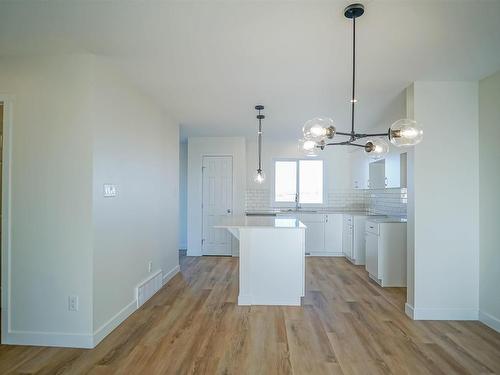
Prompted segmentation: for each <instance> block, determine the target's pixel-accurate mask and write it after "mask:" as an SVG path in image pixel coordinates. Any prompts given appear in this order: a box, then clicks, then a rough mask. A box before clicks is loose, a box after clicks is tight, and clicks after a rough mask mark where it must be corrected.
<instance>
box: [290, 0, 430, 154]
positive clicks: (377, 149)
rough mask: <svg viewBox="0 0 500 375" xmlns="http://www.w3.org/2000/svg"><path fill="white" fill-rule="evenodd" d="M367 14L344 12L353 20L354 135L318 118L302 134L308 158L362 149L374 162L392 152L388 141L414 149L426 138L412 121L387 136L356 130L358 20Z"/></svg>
mask: <svg viewBox="0 0 500 375" xmlns="http://www.w3.org/2000/svg"><path fill="white" fill-rule="evenodd" d="M364 12H365V9H364V6H363V5H362V4H351V5H349V6H347V7H346V8H345V9H344V16H345V17H346V18H349V19H351V20H352V36H353V37H352V96H351V131H350V132H339V131H337V129H336V128H335V125H334V122H333V120H332V119H331V118H326V117H316V118H313V119H312V120H309V121H307V122H306V123H305V124H304V127H303V129H302V132H303V133H304V138H303V139H301V140H300V141H299V148H300V149H301V150H302V151H303V152H304V153H305V154H306V155H308V156H316V155H317V150H318V149H320V150H323V149H324V148H325V146H338V145H339V146H354V147H362V148H363V149H364V151H365V152H366V153H367V154H368V155H369V156H371V157H372V158H374V159H378V158H381V157H383V156H384V155H385V154H386V153H388V152H389V144H388V142H386V141H385V139H384V138H385V137H387V138H388V139H389V141H390V142H391V143H392V144H393V145H395V146H398V147H401V146H413V145H416V144H417V143H419V142H420V141H421V140H422V138H423V130H422V128H421V127H420V125H419V124H418V123H417V122H416V121H414V120H411V119H401V120H398V121H396V122H395V123H393V124H392V125H391V126H390V128H389V130H388V131H387V132H386V133H374V134H365V133H357V132H356V131H355V128H354V107H355V105H356V103H357V100H356V96H355V89H356V18H358V17H361V16H362V15H363V13H364ZM336 135H339V136H346V137H349V138H348V139H347V140H345V141H338V142H330V141H328V140H330V139H332V138H333V137H334V136H336ZM363 138H369V139H368V140H367V141H366V143H364V142H362V143H358V142H357V141H358V140H360V139H363Z"/></svg>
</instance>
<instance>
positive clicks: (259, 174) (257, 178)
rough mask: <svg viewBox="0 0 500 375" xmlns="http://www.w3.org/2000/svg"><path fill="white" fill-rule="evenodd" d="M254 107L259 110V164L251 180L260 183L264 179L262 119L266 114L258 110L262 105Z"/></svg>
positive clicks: (261, 108)
mask: <svg viewBox="0 0 500 375" xmlns="http://www.w3.org/2000/svg"><path fill="white" fill-rule="evenodd" d="M255 109H256V110H257V111H259V114H258V115H257V119H258V120H259V130H258V131H257V142H258V148H259V151H258V152H259V162H258V163H259V164H258V166H257V171H256V172H255V174H254V178H253V180H254V181H255V182H256V183H258V184H262V183H263V182H264V181H265V180H266V174H265V173H264V171H263V170H262V120H263V119H264V118H266V116H264V115H262V114H261V113H260V111H262V110H263V109H264V106H263V105H256V106H255Z"/></svg>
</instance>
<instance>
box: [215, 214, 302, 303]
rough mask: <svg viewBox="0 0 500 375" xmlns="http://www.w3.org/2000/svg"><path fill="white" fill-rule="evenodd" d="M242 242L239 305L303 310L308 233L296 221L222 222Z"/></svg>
mask: <svg viewBox="0 0 500 375" xmlns="http://www.w3.org/2000/svg"><path fill="white" fill-rule="evenodd" d="M215 227H216V228H226V229H227V230H229V231H230V232H231V234H233V235H234V236H235V237H236V238H237V239H238V240H239V241H240V290H239V295H238V305H291V306H300V304H301V297H303V296H304V293H305V229H306V226H305V225H304V224H302V223H301V222H300V221H299V220H298V219H296V218H292V217H290V218H288V217H261V216H237V217H230V218H227V219H226V220H224V221H223V222H221V223H220V224H219V225H216V226H215Z"/></svg>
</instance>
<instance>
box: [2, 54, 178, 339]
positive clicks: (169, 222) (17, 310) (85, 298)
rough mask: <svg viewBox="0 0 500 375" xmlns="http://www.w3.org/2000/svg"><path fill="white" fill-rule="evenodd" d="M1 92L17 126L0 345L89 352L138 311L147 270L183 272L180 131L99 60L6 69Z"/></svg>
mask: <svg viewBox="0 0 500 375" xmlns="http://www.w3.org/2000/svg"><path fill="white" fill-rule="evenodd" d="M0 87H1V90H2V91H1V92H0V97H2V96H5V95H7V96H9V97H10V98H11V99H10V100H9V101H8V102H7V106H8V109H9V110H10V111H11V114H12V116H10V117H11V120H12V129H11V136H10V138H11V139H10V140H9V139H6V142H9V141H10V142H11V147H10V149H11V154H12V155H11V163H10V165H11V169H12V172H11V177H10V191H11V199H10V208H11V212H10V215H9V214H8V211H5V210H4V212H3V217H4V219H7V220H8V221H9V224H10V227H11V230H10V232H9V231H4V232H3V233H2V237H3V240H4V245H6V244H7V241H6V240H5V238H7V236H8V235H10V240H11V247H10V249H9V248H8V247H7V246H3V248H2V290H3V293H2V298H3V300H2V306H3V308H8V309H9V310H8V313H2V342H3V343H13V344H30V345H55V346H77V347H92V346H93V345H94V344H95V343H96V342H97V341H99V340H100V339H101V338H102V337H103V336H105V335H106V334H107V333H108V332H109V331H111V330H112V329H113V328H114V327H115V326H116V325H117V324H118V323H119V322H120V320H121V319H124V318H125V317H126V316H127V315H128V314H129V313H130V312H132V311H133V309H135V304H134V299H135V296H134V288H135V286H136V285H137V284H138V283H139V282H141V281H142V280H143V279H144V278H145V277H147V276H148V274H149V273H148V268H147V262H148V261H149V260H151V261H152V262H153V270H157V269H162V270H163V271H164V273H165V272H169V271H171V270H172V269H174V271H175V269H176V266H177V265H178V258H177V256H178V253H177V245H178V212H177V210H178V198H177V197H178V179H179V171H178V160H179V150H178V143H179V141H178V127H177V126H175V125H174V124H173V123H172V122H171V121H169V120H168V119H167V118H166V117H165V116H164V114H163V113H162V112H161V111H160V110H159V109H158V108H157V107H155V106H154V105H152V104H150V103H151V102H150V101H149V100H148V98H146V97H144V96H143V95H141V94H139V93H138V92H137V91H136V90H135V89H134V88H133V87H130V86H129V85H128V84H127V83H126V80H125V79H123V78H122V77H121V76H120V75H119V74H117V73H116V72H115V71H114V70H113V69H112V68H111V67H110V66H109V65H108V64H107V63H105V62H104V61H103V60H102V59H99V58H97V57H95V56H92V55H69V56H67V55H60V56H53V57H34V56H30V57H27V58H12V59H10V58H9V59H1V60H0ZM7 181H8V180H7V179H4V181H3V182H4V184H6V183H7ZM104 183H115V184H118V185H119V194H118V197H116V198H106V199H104V198H103V196H102V195H103V184H104ZM4 198H5V195H4ZM4 207H6V206H5V205H4ZM5 228H6V227H5V226H4V230H5ZM9 257H10V259H9ZM9 267H10V273H9V272H7V269H8V268H9ZM7 281H10V282H9V283H8V284H7ZM69 296H78V298H79V310H78V311H69V310H68V297H69ZM124 307H127V308H126V309H124ZM7 316H8V317H9V319H10V322H7V319H6V317H7ZM105 322H108V323H109V324H107V325H104V326H103V323H105ZM94 334H96V335H97V336H98V338H96V337H95V336H94Z"/></svg>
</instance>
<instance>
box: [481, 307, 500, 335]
mask: <svg viewBox="0 0 500 375" xmlns="http://www.w3.org/2000/svg"><path fill="white" fill-rule="evenodd" d="M479 321H480V322H481V323H484V324H486V325H487V326H488V327H490V328H491V329H494V330H495V331H497V332H500V319H498V318H496V317H494V316H493V315H491V314H488V313H486V312H484V311H479Z"/></svg>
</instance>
